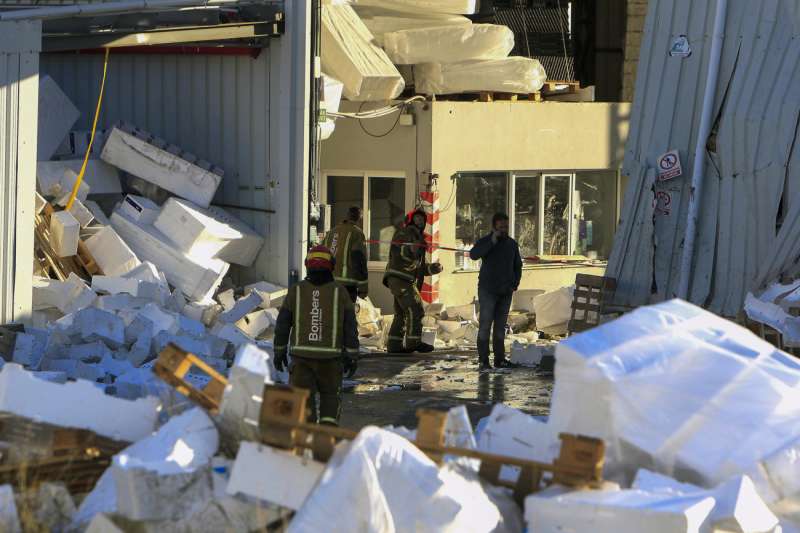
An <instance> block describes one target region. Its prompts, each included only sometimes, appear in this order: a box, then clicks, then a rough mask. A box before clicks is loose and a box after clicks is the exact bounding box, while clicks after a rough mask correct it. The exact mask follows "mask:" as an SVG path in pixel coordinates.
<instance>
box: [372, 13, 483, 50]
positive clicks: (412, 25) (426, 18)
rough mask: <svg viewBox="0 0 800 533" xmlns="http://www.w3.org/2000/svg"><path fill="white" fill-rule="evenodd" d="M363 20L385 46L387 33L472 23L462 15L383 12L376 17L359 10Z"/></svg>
mask: <svg viewBox="0 0 800 533" xmlns="http://www.w3.org/2000/svg"><path fill="white" fill-rule="evenodd" d="M358 14H359V16H360V17H361V20H362V21H363V22H364V24H365V25H366V26H367V28H368V29H369V31H370V32H371V33H372V35H373V36H374V37H375V42H377V43H378V44H380V45H381V46H383V36H384V35H385V34H387V33H391V32H395V31H403V30H414V29H420V28H438V27H441V26H469V25H470V24H472V21H471V20H469V19H468V18H467V17H464V16H461V15H446V14H442V13H425V14H415V13H398V14H397V15H398V16H390V15H389V16H387V15H386V14H384V13H383V12H381V14H377V15H374V16H369V15H367V16H365V15H362V11H361V10H358Z"/></svg>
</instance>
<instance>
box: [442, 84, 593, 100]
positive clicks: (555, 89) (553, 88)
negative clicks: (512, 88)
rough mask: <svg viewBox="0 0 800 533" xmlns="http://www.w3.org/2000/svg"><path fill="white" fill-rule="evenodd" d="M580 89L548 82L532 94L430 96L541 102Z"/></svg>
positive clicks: (487, 92) (450, 98)
mask: <svg viewBox="0 0 800 533" xmlns="http://www.w3.org/2000/svg"><path fill="white" fill-rule="evenodd" d="M580 88H581V85H580V82H577V81H559V80H549V81H546V82H545V83H544V85H543V86H542V88H541V89H540V90H539V91H536V92H534V93H529V94H525V93H507V92H499V91H478V92H471V93H460V94H442V95H436V96H432V97H431V99H432V100H434V101H437V100H441V101H457V102H543V101H545V100H547V98H548V97H552V96H560V95H564V94H575V93H577V92H578V91H579V90H580Z"/></svg>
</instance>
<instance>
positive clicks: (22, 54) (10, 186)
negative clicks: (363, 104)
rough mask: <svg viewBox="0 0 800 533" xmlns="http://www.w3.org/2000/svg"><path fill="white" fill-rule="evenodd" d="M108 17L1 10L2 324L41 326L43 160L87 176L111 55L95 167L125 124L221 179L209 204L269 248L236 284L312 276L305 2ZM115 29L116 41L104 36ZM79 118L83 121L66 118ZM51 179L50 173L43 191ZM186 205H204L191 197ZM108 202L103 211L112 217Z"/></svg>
mask: <svg viewBox="0 0 800 533" xmlns="http://www.w3.org/2000/svg"><path fill="white" fill-rule="evenodd" d="M103 6H106V7H105V8H104V7H103ZM103 6H101V5H99V4H87V5H84V6H83V7H82V8H77V7H72V8H70V7H69V6H64V5H63V4H58V5H53V6H51V7H47V6H45V7H40V8H39V9H40V11H39V12H38V13H33V11H28V12H27V13H25V12H23V10H22V9H20V8H24V7H30V6H27V5H26V6H23V5H21V4H16V3H14V2H11V3H9V2H4V3H3V8H4V10H3V12H2V15H0V17H2V20H0V27H2V31H0V34H2V37H1V38H0V54H2V58H3V59H4V61H3V66H4V72H3V78H2V80H1V81H2V84H0V93H2V99H3V102H4V103H5V104H6V105H4V106H2V109H0V123H1V124H2V126H0V132H2V135H0V139H2V143H3V148H2V151H3V154H4V157H3V158H2V161H3V163H2V164H0V177H2V180H3V190H4V191H5V194H6V196H5V197H4V210H3V213H4V216H5V217H6V218H5V219H4V222H5V223H4V227H5V228H7V229H8V231H6V232H4V242H5V243H6V244H5V245H4V246H3V249H4V251H5V253H6V254H7V255H6V256H5V257H4V261H3V268H4V269H5V270H4V276H3V294H4V302H3V311H4V314H3V321H4V322H8V321H11V320H18V321H19V320H22V321H24V320H26V319H27V317H28V316H29V315H30V309H31V303H30V291H31V287H30V278H31V275H30V274H31V271H30V265H31V263H32V259H33V257H32V254H33V246H32V241H33V231H34V230H33V226H34V224H33V216H34V215H33V205H34V194H35V192H34V185H35V184H36V181H37V160H39V161H47V160H48V159H52V160H53V161H52V163H54V164H55V162H56V161H69V162H70V163H73V162H75V161H77V162H78V163H77V166H78V168H79V166H80V164H79V163H80V160H81V159H82V158H83V156H84V152H85V151H86V148H87V144H88V140H89V137H90V132H91V129H92V119H93V116H94V112H95V106H96V105H97V100H98V94H99V91H100V87H101V81H102V79H103V71H104V68H103V63H104V61H103V53H102V52H101V51H100V52H99V53H98V51H99V50H101V49H102V47H109V48H110V51H111V52H110V58H109V62H108V67H107V80H106V85H105V91H104V97H103V103H102V111H101V113H100V115H99V120H98V123H97V134H96V139H95V143H94V145H93V149H92V154H91V158H90V160H89V161H90V166H91V165H93V164H95V162H96V161H100V160H101V154H102V151H103V149H104V146H105V144H106V140H107V139H108V138H109V137H110V134H111V132H112V129H113V128H114V126H118V125H121V124H125V125H128V127H129V128H133V129H135V130H136V131H138V132H146V133H147V135H148V142H150V143H151V144H152V145H154V146H162V147H164V151H165V152H169V153H175V154H180V157H181V158H182V159H183V160H185V161H193V162H196V164H197V165H205V166H206V167H207V168H208V169H209V170H210V171H211V172H212V173H213V172H216V173H217V175H221V176H222V178H221V179H217V181H218V184H217V188H216V189H213V188H212V189H210V192H207V194H210V196H209V197H208V198H206V199H205V201H207V202H210V204H211V208H212V209H214V208H215V207H214V206H217V208H220V209H224V210H226V211H227V212H228V213H230V214H231V215H233V216H234V217H235V218H236V219H238V220H240V221H241V222H243V223H244V224H245V225H246V226H247V227H249V228H252V231H254V232H255V234H256V235H257V236H258V237H259V238H263V240H264V245H263V247H261V248H260V251H259V252H258V255H257V257H255V256H254V257H251V258H250V259H251V260H249V261H245V262H243V261H239V263H242V264H247V266H240V265H234V267H233V268H232V269H231V270H230V272H229V274H230V275H231V277H232V278H233V279H235V280H236V283H238V284H240V285H241V284H247V283H252V282H254V281H257V280H270V281H271V282H273V283H276V284H280V285H284V286H285V285H287V284H288V283H289V282H290V281H291V280H292V279H293V278H295V277H297V276H301V275H302V269H303V266H302V265H303V260H304V255H305V249H306V248H305V246H303V243H304V242H305V240H306V232H307V228H308V225H307V216H308V190H307V186H306V184H307V181H308V175H309V164H308V157H309V146H310V145H311V131H310V127H309V120H310V119H309V115H310V101H311V94H312V89H311V85H312V83H313V82H312V80H313V73H312V69H311V51H310V50H311V42H310V41H311V39H310V37H309V35H310V25H311V14H310V8H309V6H308V5H307V3H306V2H287V3H285V4H284V3H283V2H267V3H257V5H256V4H248V3H246V2H243V3H241V4H236V5H235V6H234V7H233V11H228V12H222V11H219V10H218V8H217V7H214V6H211V7H210V8H208V9H204V10H192V9H189V8H191V7H192V6H193V4H192V3H191V2H171V3H170V2H166V3H163V4H159V5H157V6H149V7H148V8H147V9H146V10H144V11H143V10H142V9H143V8H135V7H133V8H132V7H130V6H127V11H126V10H125V6H123V7H121V8H118V9H116V8H114V7H113V6H112V7H111V8H109V7H108V4H103ZM41 10H45V11H41ZM93 10H94V11H93ZM104 28H115V31H114V32H113V34H112V36H111V37H108V36H102V35H100V32H101V31H102V30H103V29H104ZM137 32H139V33H137ZM237 37H238V38H237ZM187 42H188V43H195V44H194V45H192V46H185V45H184V44H185V43H187ZM142 43H144V44H148V45H150V46H137V44H142ZM197 43H199V44H197ZM52 86H55V90H51V87H52ZM53 94H56V95H60V96H61V97H63V98H66V99H67V100H68V102H67V103H68V104H69V106H67V105H65V104H64V105H62V104H61V103H60V102H59V101H55V102H54V101H53V100H52V95H53ZM8 104H10V105H8ZM68 108H73V109H75V110H76V111H77V115H76V116H74V117H69V116H67V115H68V111H67V109H68ZM37 117H38V119H37ZM65 120H66V121H69V123H68V125H67V126H66V128H67V129H66V131H63V128H64V125H63V122H64V121H65ZM37 123H38V139H39V141H38V145H39V154H38V156H37V153H36V146H37V128H36V127H35V125H36V124H37ZM133 129H132V130H131V131H133ZM62 134H63V135H62ZM45 152H47V153H46V154H45ZM204 161H208V162H210V163H209V164H204V163H203V162H204ZM101 162H102V161H101ZM115 164H116V163H115ZM118 167H119V168H120V169H122V170H125V169H124V164H120V165H118ZM215 169H218V170H215ZM75 170H76V172H77V168H76V169H75ZM87 174H88V173H87ZM121 177H122V184H123V188H125V189H126V190H125V192H140V190H137V189H136V187H135V185H136V184H135V183H134V184H133V188H131V180H130V179H128V178H129V176H127V175H126V173H125V172H122V174H121ZM41 179H42V176H41V173H40V175H39V180H40V185H41ZM87 181H89V178H87ZM93 192H98V193H102V192H103V191H102V190H101V189H96V190H95V191H93ZM105 192H115V193H117V194H118V193H119V192H120V191H119V190H116V191H105ZM172 192H174V191H172ZM178 195H179V196H183V197H184V198H191V199H192V200H193V201H195V202H197V201H198V198H195V197H192V196H191V194H187V193H186V191H181V192H179V193H178ZM103 196H104V195H103V194H100V195H99V196H98V195H95V196H94V199H95V200H96V201H97V203H98V204H101V205H102V204H103V201H102V200H103ZM201 198H202V197H201ZM200 204H203V201H202V199H201V200H200ZM106 212H107V213H108V210H106ZM15 232H16V234H15ZM12 295H13V298H12Z"/></svg>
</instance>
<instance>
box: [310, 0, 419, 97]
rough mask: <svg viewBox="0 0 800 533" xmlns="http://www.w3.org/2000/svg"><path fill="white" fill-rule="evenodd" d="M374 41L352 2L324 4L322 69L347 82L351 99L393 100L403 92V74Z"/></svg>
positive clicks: (347, 91)
mask: <svg viewBox="0 0 800 533" xmlns="http://www.w3.org/2000/svg"><path fill="white" fill-rule="evenodd" d="M373 40H374V39H373V36H372V34H371V33H370V32H369V30H368V29H367V27H366V26H365V25H364V23H363V22H361V19H360V18H358V15H357V14H356V12H355V11H353V8H352V7H350V6H349V5H327V6H323V7H322V68H323V70H324V71H325V72H326V73H328V74H330V75H331V76H333V77H334V78H336V79H338V80H340V81H341V82H342V83H343V84H344V91H343V92H344V96H345V98H347V99H348V100H354V101H359V102H366V101H378V100H391V99H393V98H396V97H397V96H399V95H400V93H401V92H403V87H404V83H403V77H402V76H401V75H400V72H398V70H397V67H395V66H394V64H393V63H392V62H391V60H389V57H388V56H387V55H386V52H384V51H383V50H381V49H380V48H378V46H377V45H376V44H375V43H374V42H373Z"/></svg>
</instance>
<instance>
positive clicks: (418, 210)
mask: <svg viewBox="0 0 800 533" xmlns="http://www.w3.org/2000/svg"><path fill="white" fill-rule="evenodd" d="M414 215H422V216H423V217H425V221H426V222H427V220H428V213H426V212H425V210H424V209H422V208H421V207H418V208H416V209H414V210H413V211H409V212H408V213H406V226H410V225H411V224H413V223H414Z"/></svg>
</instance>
